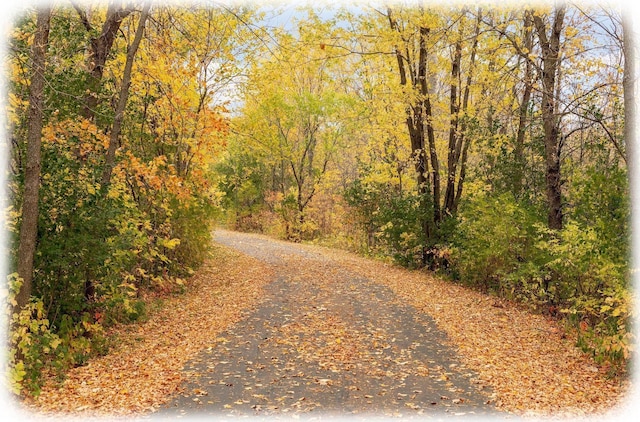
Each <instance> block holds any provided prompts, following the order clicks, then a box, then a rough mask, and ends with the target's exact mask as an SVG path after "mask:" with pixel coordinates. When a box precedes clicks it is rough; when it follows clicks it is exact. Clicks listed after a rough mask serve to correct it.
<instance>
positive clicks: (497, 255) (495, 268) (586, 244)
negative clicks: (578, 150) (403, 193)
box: [452, 173, 633, 370]
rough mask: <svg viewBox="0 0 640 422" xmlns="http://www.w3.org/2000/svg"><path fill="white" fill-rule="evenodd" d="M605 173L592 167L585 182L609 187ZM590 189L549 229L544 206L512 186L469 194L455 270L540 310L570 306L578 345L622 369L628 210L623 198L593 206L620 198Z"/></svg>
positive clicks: (626, 347) (626, 334) (627, 313)
mask: <svg viewBox="0 0 640 422" xmlns="http://www.w3.org/2000/svg"><path fill="white" fill-rule="evenodd" d="M599 180H602V179H601V178H600V176H599V175H597V174H595V173H592V174H591V175H590V178H588V180H587V181H585V184H584V185H583V186H585V187H591V188H593V187H594V186H595V187H602V185H600V184H599V183H598V181H599ZM612 190H613V191H614V192H615V189H612ZM589 191H590V189H586V188H585V189H584V190H578V194H577V195H576V196H577V197H579V196H581V197H582V198H584V202H582V203H580V205H579V206H576V208H575V209H574V215H575V216H576V219H573V220H569V221H567V222H566V224H565V226H564V228H563V229H562V230H560V231H553V230H549V229H547V228H546V226H545V224H543V223H542V222H541V221H540V220H539V219H538V217H536V216H537V215H540V214H541V213H539V212H536V210H535V209H533V208H531V207H530V206H527V205H525V204H522V203H519V202H517V201H516V200H515V199H514V198H513V196H512V195H511V194H502V195H499V196H497V197H493V196H481V197H476V198H473V199H472V200H469V201H468V202H467V203H466V204H465V207H464V209H463V212H462V213H461V214H460V217H459V218H460V223H459V225H458V229H457V233H456V235H455V237H454V242H453V244H454V248H453V255H452V265H453V268H452V273H453V274H454V276H455V277H456V278H458V279H460V280H461V281H462V282H463V283H465V284H468V285H471V286H473V287H478V288H481V289H483V290H489V291H492V292H494V293H496V294H499V295H501V296H504V297H507V298H509V299H513V300H517V301H520V302H522V303H525V304H528V305H529V306H531V307H532V308H534V309H536V310H539V311H542V312H545V313H549V314H551V315H556V316H559V315H561V314H565V315H566V317H567V320H568V322H570V323H571V324H572V326H573V327H575V328H576V330H578V333H579V346H580V347H582V348H583V349H584V350H585V351H588V352H590V353H592V354H593V355H594V356H595V358H596V359H597V360H598V361H600V362H608V363H609V364H610V365H612V367H613V368H614V370H619V369H621V367H623V366H624V365H625V362H626V361H627V359H628V357H629V355H630V351H631V347H632V346H631V344H632V340H633V337H632V333H631V330H630V326H629V323H630V319H631V315H632V314H631V307H630V300H631V299H630V297H629V267H628V257H627V256H626V255H625V254H624V253H621V252H626V251H627V250H628V249H627V248H628V243H629V240H628V239H627V238H626V237H624V232H625V230H626V218H625V217H626V212H625V211H624V210H625V208H624V206H621V205H620V204H618V205H616V206H615V208H614V209H613V210H611V209H609V210H607V211H606V212H605V209H598V208H596V209H597V211H595V212H594V207H595V206H596V205H595V204H598V205H599V204H602V203H604V204H606V203H609V204H610V205H611V204H612V205H615V204H616V201H617V200H619V198H616V195H615V194H612V193H611V191H609V192H608V193H597V192H596V191H597V188H596V190H595V191H594V192H592V193H593V194H594V195H596V194H598V195H600V196H607V197H608V199H603V198H595V199H593V198H591V197H590V196H589V195H591V193H587V192H589ZM623 191H624V190H623ZM600 213H602V214H604V215H602V214H600ZM586 216H590V218H586ZM578 219H580V220H582V221H579V220H578ZM594 220H595V221H594ZM620 243H622V245H621V244H620Z"/></svg>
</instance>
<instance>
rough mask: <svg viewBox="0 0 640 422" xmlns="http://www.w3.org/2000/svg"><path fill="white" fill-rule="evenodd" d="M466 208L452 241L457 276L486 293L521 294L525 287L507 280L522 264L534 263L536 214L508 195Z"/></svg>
mask: <svg viewBox="0 0 640 422" xmlns="http://www.w3.org/2000/svg"><path fill="white" fill-rule="evenodd" d="M464 205H465V206H464V207H463V210H462V212H461V213H460V215H459V217H458V220H459V223H458V226H457V230H456V233H455V235H454V238H453V242H452V243H453V253H452V264H453V266H454V271H455V273H456V276H457V277H458V278H459V279H460V280H462V282H464V283H466V284H470V285H472V286H476V287H480V288H482V289H484V290H494V291H499V292H501V293H502V294H504V295H506V296H510V297H515V296H518V295H520V294H521V293H522V292H521V290H522V288H523V286H518V285H517V284H516V283H509V284H507V283H505V281H506V280H507V276H508V275H510V274H512V273H514V272H516V271H518V270H519V269H520V267H521V266H522V265H523V263H525V262H528V261H532V258H533V256H532V255H533V253H534V252H535V250H534V244H533V243H534V242H533V240H532V239H534V229H533V225H534V223H536V222H537V219H536V216H535V213H534V211H533V210H532V209H530V208H528V207H525V206H522V205H521V204H519V203H518V202H517V201H516V200H515V199H514V197H513V195H511V194H509V193H505V194H502V195H500V196H497V197H493V196H482V197H478V198H476V199H473V200H469V201H468V202H467V203H465V204H464Z"/></svg>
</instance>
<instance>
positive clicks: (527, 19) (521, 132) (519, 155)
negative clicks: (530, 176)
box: [512, 10, 533, 197]
mask: <svg viewBox="0 0 640 422" xmlns="http://www.w3.org/2000/svg"><path fill="white" fill-rule="evenodd" d="M532 26H533V22H532V19H531V11H530V10H526V11H525V16H524V34H523V35H524V47H525V49H526V51H527V53H528V52H530V51H532V50H533V32H532V30H531V29H532ZM524 62H525V70H524V81H523V82H524V89H523V92H522V101H521V102H520V107H519V110H518V111H519V113H518V114H519V116H518V132H517V135H516V143H515V145H514V149H513V159H514V164H515V171H514V175H513V185H512V186H513V194H514V196H515V197H519V196H520V195H521V194H522V189H523V186H524V166H525V159H524V139H525V135H526V133H527V123H528V119H527V115H528V114H529V102H530V101H531V91H532V90H533V63H531V60H530V59H529V58H528V57H524Z"/></svg>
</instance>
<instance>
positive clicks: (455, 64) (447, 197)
mask: <svg viewBox="0 0 640 422" xmlns="http://www.w3.org/2000/svg"><path fill="white" fill-rule="evenodd" d="M459 25H460V31H459V32H460V34H459V35H460V36H459V38H458V40H456V43H455V50H454V51H455V52H454V54H453V60H451V84H450V85H449V148H448V151H447V186H446V189H445V194H444V204H443V213H444V214H445V215H451V212H452V210H453V202H454V199H455V186H456V173H457V164H458V160H457V157H456V149H457V146H458V145H457V144H458V137H459V136H460V132H459V131H458V128H459V123H460V98H459V97H458V87H459V85H460V62H461V61H462V41H461V39H462V36H463V34H462V31H463V24H462V23H460V24H459ZM458 155H459V154H458Z"/></svg>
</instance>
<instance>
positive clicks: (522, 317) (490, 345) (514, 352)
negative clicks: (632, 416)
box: [324, 249, 630, 416]
mask: <svg viewBox="0 0 640 422" xmlns="http://www.w3.org/2000/svg"><path fill="white" fill-rule="evenodd" d="M324 251H325V253H326V254H327V255H330V256H332V257H334V258H335V259H336V260H337V261H338V262H340V263H341V264H342V265H344V266H345V267H347V268H349V269H351V271H354V272H356V273H358V274H362V275H364V276H366V277H368V278H369V279H370V280H373V281H375V282H379V283H383V284H385V285H386V286H388V287H389V288H391V289H392V290H393V291H394V292H395V293H396V294H397V295H398V296H399V297H400V298H402V299H403V300H406V301H407V303H409V304H411V305H413V306H414V307H415V308H416V309H419V310H421V311H423V312H425V313H426V314H428V315H430V316H431V317H433V318H434V319H435V321H436V323H437V324H438V326H439V327H440V328H441V329H442V330H444V331H445V332H446V333H447V335H448V337H449V338H450V340H451V342H452V343H453V344H454V345H455V346H456V347H457V348H458V350H459V353H460V354H461V357H462V360H463V361H464V362H465V364H466V365H467V366H468V367H469V368H470V369H472V370H474V371H476V372H477V373H478V374H479V375H480V378H481V379H482V381H483V382H486V383H487V384H489V385H491V387H492V388H493V390H494V391H495V392H496V397H497V402H496V403H497V406H498V407H499V408H501V409H503V410H507V411H510V412H514V413H516V414H521V415H545V416H579V415H593V414H598V413H599V414H604V413H606V412H609V411H612V410H614V409H615V408H616V407H617V406H619V405H621V404H622V402H623V400H624V398H625V394H626V393H627V392H628V391H629V388H630V385H629V383H628V381H621V380H615V379H609V378H608V377H607V375H606V373H605V372H606V370H605V368H600V367H598V365H596V364H595V363H594V362H593V360H592V359H590V358H589V357H588V356H586V355H585V354H583V353H582V352H580V351H579V350H578V349H577V348H576V347H575V346H574V345H575V339H574V338H571V335H569V334H567V333H565V332H564V330H563V329H562V327H561V326H560V325H559V324H558V323H557V322H556V321H553V320H551V319H548V318H545V317H544V316H542V315H535V314H532V313H531V312H529V311H526V310H524V309H521V308H519V307H518V306H516V305H514V304H510V303H503V302H498V301H497V300H496V298H494V297H491V296H488V295H485V294H482V293H480V292H477V291H473V290H471V289H467V288H464V287H462V286H458V285H455V284H453V283H450V282H447V281H444V280H440V279H438V278H436V277H433V276H431V275H429V274H425V273H423V272H419V271H408V270H405V269H402V268H398V267H396V266H393V265H389V264H385V263H382V262H372V261H371V260H367V259H363V258H360V257H357V256H354V255H351V254H346V253H342V252H337V251H332V250H328V249H325V250H324Z"/></svg>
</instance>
